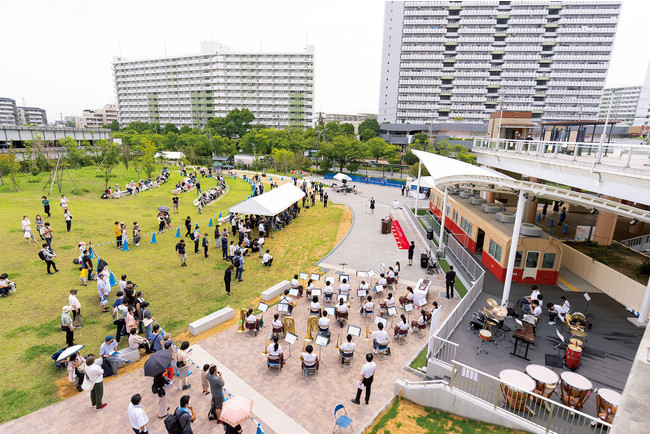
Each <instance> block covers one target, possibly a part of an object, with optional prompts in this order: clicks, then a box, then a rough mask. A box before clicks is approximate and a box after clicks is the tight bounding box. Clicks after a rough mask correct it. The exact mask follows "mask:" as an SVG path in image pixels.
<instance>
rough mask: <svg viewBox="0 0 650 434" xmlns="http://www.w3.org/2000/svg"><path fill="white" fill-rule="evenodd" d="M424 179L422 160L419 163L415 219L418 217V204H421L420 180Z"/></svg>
mask: <svg viewBox="0 0 650 434" xmlns="http://www.w3.org/2000/svg"><path fill="white" fill-rule="evenodd" d="M421 178H422V160H420V162H419V163H418V191H416V192H415V218H416V219H417V217H418V204H419V202H420V179H421Z"/></svg>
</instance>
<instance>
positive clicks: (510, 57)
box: [503, 53, 541, 66]
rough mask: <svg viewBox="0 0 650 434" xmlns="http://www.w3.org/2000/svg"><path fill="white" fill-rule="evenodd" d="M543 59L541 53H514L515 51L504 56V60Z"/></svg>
mask: <svg viewBox="0 0 650 434" xmlns="http://www.w3.org/2000/svg"><path fill="white" fill-rule="evenodd" d="M540 59H541V56H540V55H539V54H514V53H506V54H505V55H504V56H503V60H506V61H510V60H535V61H538V60H540ZM504 66H505V65H504Z"/></svg>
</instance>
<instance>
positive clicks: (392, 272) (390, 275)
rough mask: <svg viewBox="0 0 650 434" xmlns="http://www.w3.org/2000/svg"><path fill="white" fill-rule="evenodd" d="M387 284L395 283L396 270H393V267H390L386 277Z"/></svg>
mask: <svg viewBox="0 0 650 434" xmlns="http://www.w3.org/2000/svg"><path fill="white" fill-rule="evenodd" d="M386 283H387V284H388V285H392V284H393V283H395V270H393V267H388V276H387V277H386Z"/></svg>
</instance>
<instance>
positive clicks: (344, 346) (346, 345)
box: [341, 342, 357, 353]
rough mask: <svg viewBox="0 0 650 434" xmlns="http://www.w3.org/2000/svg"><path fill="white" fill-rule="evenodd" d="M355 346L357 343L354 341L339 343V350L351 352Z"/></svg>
mask: <svg viewBox="0 0 650 434" xmlns="http://www.w3.org/2000/svg"><path fill="white" fill-rule="evenodd" d="M356 347H357V344H355V343H354V342H346V343H344V344H342V345H341V351H343V352H345V353H351V352H352V351H354V349H355V348H356Z"/></svg>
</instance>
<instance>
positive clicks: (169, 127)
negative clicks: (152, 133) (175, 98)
mask: <svg viewBox="0 0 650 434" xmlns="http://www.w3.org/2000/svg"><path fill="white" fill-rule="evenodd" d="M162 133H163V134H167V133H175V134H178V133H179V131H178V127H177V126H176V125H174V124H169V123H168V124H165V126H164V127H163V129H162Z"/></svg>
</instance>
